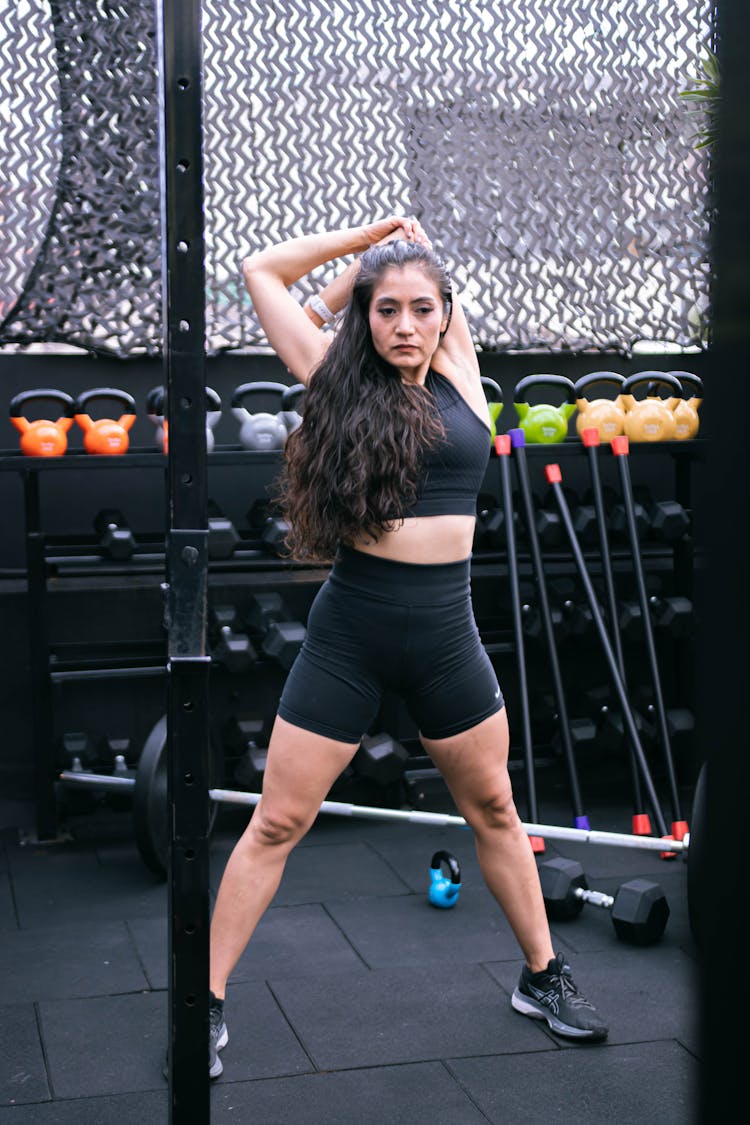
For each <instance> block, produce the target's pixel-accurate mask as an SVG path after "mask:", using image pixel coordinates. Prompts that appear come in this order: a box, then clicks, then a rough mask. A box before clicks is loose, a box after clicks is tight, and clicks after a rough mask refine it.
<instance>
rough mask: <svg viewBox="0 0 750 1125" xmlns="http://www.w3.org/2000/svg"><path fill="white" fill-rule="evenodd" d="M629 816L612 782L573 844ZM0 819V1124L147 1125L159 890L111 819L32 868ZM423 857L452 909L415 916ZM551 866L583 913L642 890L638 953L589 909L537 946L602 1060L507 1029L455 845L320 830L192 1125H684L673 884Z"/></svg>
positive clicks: (154, 1043)
mask: <svg viewBox="0 0 750 1125" xmlns="http://www.w3.org/2000/svg"><path fill="white" fill-rule="evenodd" d="M546 785H547V783H546V782H545V786H546ZM545 794H546V795H545ZM626 795H627V788H626V787H624V786H623V785H622V784H621V783H615V784H613V785H611V786H606V787H605V788H604V790H603V795H601V796H598V797H597V796H596V795H593V796H592V797H591V799H590V801H589V806H588V808H587V812H588V815H589V819H590V822H591V826H592V828H601V829H607V830H610V831H629V827H630V825H629V819H630V811H631V810H630V808H629V807H628V806H627V803H626ZM685 799H686V802H689V800H690V795H689V794H686V798H685ZM685 807H686V808H689V807H690V806H689V803H686V805H685ZM519 808H520V810H521V812H522V815H523V806H522V803H521V801H520V800H519ZM539 811H540V817H541V818H542V819H544V820H545V821H548V822H550V823H560V824H569V823H570V810H569V806H566V802H565V792H564V785H563V784H559V785H557V786H554V785H553V786H552V787H551V791H550V787H549V786H547V788H546V789H545V788H542V787H540V789H539ZM241 815H242V814H241ZM237 817H238V814H237V811H236V810H229V809H226V808H225V809H222V811H221V814H220V816H219V820H218V823H217V826H216V830H215V832H214V836H213V838H212V844H211V853H212V860H211V885H212V890H214V891H215V890H216V888H217V886H218V883H219V879H220V876H221V872H222V869H223V865H224V863H225V862H226V859H227V856H228V855H229V852H230V850H231V847H232V845H233V842H234V840H235V838H236V836H237V834H238V833H239V831H240V830H241V827H242V823H243V822H242V820H241V819H240V820H238V818H237ZM0 818H1V819H0V827H2V843H3V851H2V856H1V857H0V981H2V996H1V998H0V1075H1V1077H0V1123H1V1125H29V1123H32V1122H33V1123H34V1125H115V1123H116V1125H131V1123H132V1125H135V1123H137V1125H166V1122H167V1121H168V1105H167V1089H166V1082H165V1080H164V1078H163V1076H162V1066H163V1063H164V1055H165V1047H166V1031H167V991H166V990H167V963H166V947H167V929H166V886H165V884H164V883H160V882H159V881H157V879H156V878H155V877H154V876H153V875H152V874H151V873H150V872H149V871H148V870H147V868H146V867H145V866H144V865H143V863H142V861H141V859H140V857H139V855H138V852H137V850H136V847H135V844H134V842H133V838H132V832H131V829H130V819H129V816H128V814H127V813H122V812H118V813H115V812H111V811H108V810H99V811H97V812H96V813H95V814H93V815H92V816H88V817H80V818H78V819H77V820H76V822H75V838H74V840H73V841H71V842H67V843H64V844H55V845H51V846H50V845H46V846H44V847H39V846H34V845H26V846H23V845H22V844H20V843H19V829H23V828H24V827H26V828H28V827H29V825H30V823H33V809H32V808H31V807H30V806H29V807H25V806H23V805H20V804H10V803H7V804H5V805H3V804H2V803H1V802H0ZM438 849H446V850H448V851H450V852H451V853H452V854H453V855H455V856H456V858H457V859H458V860H459V862H460V865H461V876H462V884H463V885H462V889H461V893H460V896H459V900H458V902H457V904H456V905H455V906H454V907H453V908H452V909H450V910H437V909H435V908H434V907H432V906H430V905H429V903H428V900H427V888H428V885H429V867H430V861H431V858H432V855H433V853H434V852H435V851H437V850H438ZM558 854H559V855H564V856H565V857H566V858H572V859H578V860H579V861H580V862H581V864H582V865H583V867H584V869H585V871H586V876H587V879H588V883H589V886H590V887H593V888H595V889H597V890H603V891H606V892H608V893H610V894H612V893H614V892H615V891H616V888H617V887H618V885H619V884H620V883H621V882H623V881H624V880H626V879H630V878H634V877H638V876H643V877H646V878H651V879H655V880H657V881H658V882H659V883H660V884H661V885H662V887H663V888H664V891H665V892H666V895H667V900H668V903H669V907H670V916H669V919H668V922H667V927H666V931H665V933H664V936H663V938H662V940H661V941H660V942H659V943H658V944H657V945H652V946H647V947H633V946H628V945H624V944H623V943H622V942H620V941H618V940H617V938H616V936H615V933H614V929H613V927H612V924H611V919H610V917H609V915H608V912H607V911H606V910H604V909H600V908H596V907H593V906H587V907H585V908H584V911H583V913H582V914H581V915H580V916H579V917H578V918H577V919H575V920H574V921H569V922H564V923H555V924H554V925H553V937H554V943H555V947H556V948H557V949H561V950H563V951H564V952H565V953H566V954H567V955H568V956H569V957H570V959H571V964H572V966H573V970H574V975H575V978H576V980H577V982H578V984H579V986H580V987H581V988H582V990H583V991H584V992H585V993H587V994H588V995H589V996H590V997H591V998H592V999H593V1000H595V1002H596V1004H597V1007H598V1008H599V1010H600V1011H601V1012H602V1013H603V1014H605V1015H606V1017H607V1019H608V1021H609V1024H610V1035H609V1039H608V1041H607V1042H606V1043H604V1044H596V1045H594V1044H590V1045H588V1046H578V1045H575V1044H571V1043H570V1042H569V1041H565V1040H561V1039H558V1038H556V1037H555V1036H554V1035H553V1034H552V1033H551V1032H550V1031H549V1030H548V1029H547V1025H546V1024H545V1023H542V1022H539V1021H534V1020H530V1019H528V1018H526V1017H524V1016H521V1015H519V1014H517V1013H516V1012H514V1011H513V1010H512V1008H511V1005H510V994H511V992H512V990H513V988H514V986H515V984H516V981H517V978H518V973H519V970H520V964H521V960H520V957H519V952H518V948H517V946H516V943H515V940H514V938H513V936H512V934H511V932H510V930H509V928H508V925H507V923H506V922H505V919H504V917H503V916H502V914H501V912H500V911H499V909H498V908H497V907H496V905H495V904H494V901H493V900H492V899H491V897H490V895H489V894H488V892H487V891H486V890H485V888H484V886H483V883H482V881H481V878H480V874H479V869H478V866H477V863H476V859H475V857H474V853H473V842H472V837H471V834H470V833H469V832H468V831H467V830H465V829H461V828H455V827H451V828H434V827H432V826H430V827H427V826H416V825H403V824H394V823H381V822H374V821H364V820H356V821H354V820H344V819H340V818H332V817H321V818H319V820H318V821H317V822H316V824H315V825H314V827H313V829H312V830H311V832H310V833H309V835H308V837H307V838H306V839H305V841H304V842H303V843H302V844H301V845H300V846H299V847H298V848H297V849H296V851H295V852H294V853H293V854H292V856H291V858H290V860H289V863H288V866H287V870H286V872H285V875H284V879H283V882H282V885H281V888H280V890H279V892H278V895H277V897H276V899H275V900H274V903H273V904H272V906H271V908H270V909H269V911H268V912H267V914H266V916H265V917H264V919H263V920H262V922H261V925H260V927H259V928H258V930H257V931H256V934H255V936H254V938H253V940H252V942H251V944H250V946H249V947H248V949H247V950H246V952H245V954H244V956H243V957H242V959H241V961H240V964H239V965H238V967H237V970H236V971H235V974H234V977H233V979H232V982H231V984H230V987H229V989H228V993H227V1003H226V1017H227V1024H228V1027H229V1035H230V1040H229V1044H228V1046H227V1047H226V1049H225V1050H224V1051H223V1053H222V1059H223V1062H224V1074H223V1076H222V1077H221V1078H220V1079H219V1080H218V1081H217V1082H215V1083H213V1084H212V1089H211V1106H212V1109H211V1121H212V1123H230V1122H232V1123H236V1122H242V1123H243V1125H244V1123H247V1125H318V1123H321V1125H322V1123H326V1125H400V1123H403V1125H480V1123H483V1125H486V1123H487V1122H491V1123H493V1125H527V1123H528V1125H552V1123H558V1122H566V1123H567V1122H571V1121H575V1122H576V1123H577V1125H602V1123H603V1122H608V1121H611V1122H613V1123H614V1125H631V1123H633V1125H635V1123H636V1122H637V1123H638V1125H650V1123H654V1125H656V1123H658V1125H672V1123H675V1125H677V1123H678V1122H679V1123H680V1125H685V1122H689V1121H691V1120H693V1116H692V1114H693V1111H694V1107H695V1105H696V1090H697V1082H698V1080H699V1071H700V1065H701V1063H700V1053H701V1050H700V1035H699V1026H698V1019H697V1013H698V982H697V979H696V977H697V971H698V960H697V952H696V949H695V946H694V944H693V941H692V938H691V935H690V930H689V925H688V917H687V901H686V866H685V864H684V862H683V861H682V860H680V859H678V860H671V861H665V860H662V859H661V858H660V857H659V853H655V852H646V851H643V850H632V849H623V848H614V847H610V846H605V847H602V846H599V845H596V846H594V845H586V844H567V843H566V844H564V845H563V844H556V845H555V844H553V843H552V842H550V841H548V842H547V846H546V851H545V855H544V856H542V857H540V858H542V859H544V858H551V857H552V856H554V855H558Z"/></svg>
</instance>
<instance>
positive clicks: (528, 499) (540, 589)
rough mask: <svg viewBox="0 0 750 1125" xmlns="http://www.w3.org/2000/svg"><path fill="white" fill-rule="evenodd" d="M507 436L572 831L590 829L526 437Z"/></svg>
mask: <svg viewBox="0 0 750 1125" xmlns="http://www.w3.org/2000/svg"><path fill="white" fill-rule="evenodd" d="M508 436H509V437H510V444H511V447H512V449H513V452H514V455H515V460H516V471H517V476H518V485H519V489H520V492H521V502H522V504H523V511H524V519H525V522H526V533H527V535H528V538H529V547H530V548H531V557H532V560H533V563H534V576H535V578H536V588H537V593H538V595H539V611H540V613H541V616H542V625H543V628H544V635H545V638H546V641H547V655H548V656H549V662H550V671H551V673H552V684H553V688H554V693H555V705H556V707H557V714H558V718H559V721H560V740H561V742H562V746H563V753H564V755H565V762H566V765H567V767H568V780H569V784H570V793H571V797H572V798H573V824H574V826H575V827H576V828H590V827H591V826H590V824H589V818H588V817H587V816H586V814H585V812H584V811H583V805H582V802H581V787H580V784H579V781H578V767H577V765H576V760H575V754H574V752H573V740H572V738H571V737H570V723H569V721H568V708H567V704H566V702H565V689H564V687H563V680H562V672H561V670H560V660H559V657H558V655H557V642H556V640H555V630H554V627H553V624H552V611H551V609H550V604H549V598H548V596H547V582H546V579H545V577H544V562H543V561H542V551H541V548H540V546H539V536H538V535H537V532H536V525H535V523H534V502H533V500H532V496H531V485H530V483H529V468H528V464H527V461H526V448H525V443H526V438H525V435H524V432H523V430H521V429H513V430H509V431H508Z"/></svg>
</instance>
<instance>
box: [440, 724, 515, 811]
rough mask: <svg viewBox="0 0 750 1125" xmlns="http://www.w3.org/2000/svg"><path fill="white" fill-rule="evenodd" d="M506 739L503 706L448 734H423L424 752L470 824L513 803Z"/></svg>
mask: <svg viewBox="0 0 750 1125" xmlns="http://www.w3.org/2000/svg"><path fill="white" fill-rule="evenodd" d="M508 743H509V734H508V717H507V714H506V711H505V708H503V710H502V711H498V712H496V713H495V714H494V715H490V716H489V717H488V718H486V719H484V720H483V721H482V722H480V723H478V724H477V725H476V726H474V727H471V728H470V729H469V730H465V731H462V732H461V733H460V734H456V735H452V736H451V737H450V738H439V739H430V738H425V737H424V736H422V744H423V746H424V748H425V750H426V752H427V753H428V754H429V756H430V758H431V759H432V761H433V762H434V764H435V765H436V766H437V768H438V769H439V770H440V772H441V774H442V776H443V779H444V780H445V783H446V785H447V786H448V788H449V789H450V791H451V794H452V795H453V799H454V800H455V802H456V805H457V806H458V808H459V809H460V810H461V813H462V815H463V816H464V817H465V818H466V819H467V821H469V823H471V824H472V826H473V822H474V821H475V818H476V817H477V816H482V817H486V815H487V814H490V815H491V813H492V810H493V809H494V810H501V809H502V808H503V807H505V806H506V805H508V804H509V803H512V799H513V796H512V788H511V783H510V777H509V775H508Z"/></svg>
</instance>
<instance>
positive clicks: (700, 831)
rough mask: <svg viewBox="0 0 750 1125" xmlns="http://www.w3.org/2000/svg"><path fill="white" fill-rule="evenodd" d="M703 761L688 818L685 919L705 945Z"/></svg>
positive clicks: (704, 778)
mask: <svg viewBox="0 0 750 1125" xmlns="http://www.w3.org/2000/svg"><path fill="white" fill-rule="evenodd" d="M706 860H707V857H706V763H705V762H704V763H703V765H702V766H701V768H700V771H699V773H698V780H697V781H696V783H695V792H694V794H693V808H692V814H691V817H690V844H689V846H688V853H687V900H688V921H689V923H690V932H691V933H692V935H693V941H694V942H695V944H696V945H697V946H698V948H699V949H701V950H704V949H705V947H706V919H707V917H708V912H707V905H706V880H707V871H706Z"/></svg>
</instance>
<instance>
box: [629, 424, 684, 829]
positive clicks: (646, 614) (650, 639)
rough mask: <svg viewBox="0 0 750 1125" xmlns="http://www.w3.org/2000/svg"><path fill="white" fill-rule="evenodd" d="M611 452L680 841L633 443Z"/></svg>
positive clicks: (679, 816) (674, 824) (681, 823)
mask: <svg viewBox="0 0 750 1125" xmlns="http://www.w3.org/2000/svg"><path fill="white" fill-rule="evenodd" d="M610 449H611V450H612V452H613V454H614V455H615V457H616V458H617V467H618V469H619V471H620V484H621V488H622V502H623V506H624V508H625V519H626V523H627V528H628V539H629V541H630V553H631V556H632V559H633V574H634V575H635V585H636V590H637V591H638V602H639V604H640V607H641V624H642V625H643V636H644V640H645V642H646V655H647V657H648V664H649V669H650V671H651V681H652V683H653V686H654V704H655V709H656V729H657V733H658V735H659V738H660V740H661V745H662V751H663V754H664V765H665V767H666V772H667V782H668V787H669V793H670V798H671V802H672V834H673V836H674V838H675V839H676V840H681V839H682V838H683V836H684V835H685V833H686V832H687V822H686V821H684V820H683V818H682V813H681V812H680V794H679V790H678V785H677V774H676V773H675V767H674V759H673V757H672V746H671V744H670V740H669V730H668V728H667V712H666V709H665V707H664V693H663V691H662V686H661V674H660V671H659V661H658V658H657V655H656V642H655V640H654V630H653V625H652V622H651V608H650V606H649V602H648V592H647V590H646V579H645V576H644V573H643V562H642V559H641V548H640V544H639V541H638V530H637V528H636V525H635V505H634V503H633V485H632V481H631V479H630V464H629V457H630V453H629V449H630V442H629V441H628V438H627V437H626V436H625V434H620V435H619V436H618V437H616V438H613V439H612V441H611V443H610Z"/></svg>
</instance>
